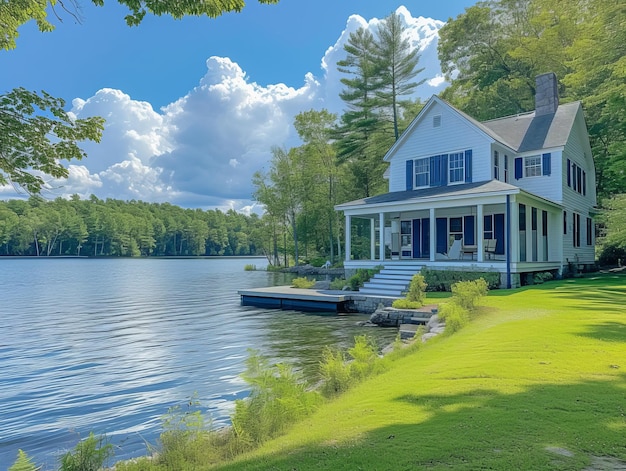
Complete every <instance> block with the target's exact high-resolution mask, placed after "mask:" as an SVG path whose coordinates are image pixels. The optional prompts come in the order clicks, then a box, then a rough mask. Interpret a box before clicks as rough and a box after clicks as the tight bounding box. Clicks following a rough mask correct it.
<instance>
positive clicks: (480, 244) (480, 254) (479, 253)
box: [476, 204, 485, 262]
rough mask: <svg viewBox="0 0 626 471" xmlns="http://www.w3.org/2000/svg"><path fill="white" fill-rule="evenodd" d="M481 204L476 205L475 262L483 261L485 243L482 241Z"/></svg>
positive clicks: (483, 230)
mask: <svg viewBox="0 0 626 471" xmlns="http://www.w3.org/2000/svg"><path fill="white" fill-rule="evenodd" d="M483 209H484V207H483V205H482V204H477V205H476V219H477V221H476V232H477V234H476V248H477V252H476V261H477V262H484V261H485V243H484V237H485V217H484V215H483Z"/></svg>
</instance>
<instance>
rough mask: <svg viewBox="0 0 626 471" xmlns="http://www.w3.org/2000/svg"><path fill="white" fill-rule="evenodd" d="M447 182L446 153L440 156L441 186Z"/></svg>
mask: <svg viewBox="0 0 626 471" xmlns="http://www.w3.org/2000/svg"><path fill="white" fill-rule="evenodd" d="M447 184H448V154H444V155H442V156H441V186H446V185H447Z"/></svg>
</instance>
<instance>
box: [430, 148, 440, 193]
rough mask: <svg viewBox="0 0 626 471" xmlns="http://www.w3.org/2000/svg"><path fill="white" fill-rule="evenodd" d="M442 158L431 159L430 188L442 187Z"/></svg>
mask: <svg viewBox="0 0 626 471" xmlns="http://www.w3.org/2000/svg"><path fill="white" fill-rule="evenodd" d="M440 165H441V156H440V155H435V156H433V157H431V158H430V186H441V168H440Z"/></svg>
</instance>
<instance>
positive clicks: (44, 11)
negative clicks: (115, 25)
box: [0, 0, 279, 49]
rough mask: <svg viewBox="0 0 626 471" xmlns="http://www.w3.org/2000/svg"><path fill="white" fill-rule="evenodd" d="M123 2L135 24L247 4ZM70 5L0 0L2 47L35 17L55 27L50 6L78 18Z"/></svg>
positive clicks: (44, 26)
mask: <svg viewBox="0 0 626 471" xmlns="http://www.w3.org/2000/svg"><path fill="white" fill-rule="evenodd" d="M258 1H259V3H265V4H273V3H278V2H279V0H258ZM92 2H93V3H94V5H98V6H104V0H92ZM118 2H119V3H120V4H121V5H125V6H127V7H128V9H129V14H128V15H127V16H126V18H125V19H126V23H127V24H128V25H129V26H136V25H138V24H140V23H141V21H142V20H143V18H144V17H145V16H146V14H148V13H150V14H152V15H157V16H161V15H171V16H172V17H173V18H176V19H180V18H182V17H184V16H208V17H209V18H217V17H218V16H221V15H223V14H224V13H228V12H231V11H235V12H240V11H241V10H242V9H243V7H244V6H245V5H246V2H245V1H244V0H203V1H183V2H181V1H177V0H118ZM67 3H69V5H66V3H65V2H64V1H63V0H59V1H57V0H3V1H2V2H0V49H14V48H15V40H16V39H17V37H18V36H19V33H18V28H19V27H20V26H21V25H23V24H24V23H26V22H28V21H30V20H35V21H36V22H37V27H38V28H39V31H41V32H47V31H52V30H54V25H53V24H52V23H50V22H49V21H48V11H49V10H51V11H52V12H53V13H54V14H55V15H56V16H57V18H59V19H61V18H62V13H57V8H60V9H61V10H64V11H65V13H66V14H69V15H70V16H72V17H73V18H77V17H78V15H77V13H78V12H77V10H78V6H77V5H75V3H74V2H73V1H72V0H70V1H69V2H67Z"/></svg>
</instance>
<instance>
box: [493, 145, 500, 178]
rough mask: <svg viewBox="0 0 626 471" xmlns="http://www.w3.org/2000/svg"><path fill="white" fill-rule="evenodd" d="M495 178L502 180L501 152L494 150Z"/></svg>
mask: <svg viewBox="0 0 626 471" xmlns="http://www.w3.org/2000/svg"><path fill="white" fill-rule="evenodd" d="M493 179H494V180H500V153H499V152H498V151H497V150H494V151H493Z"/></svg>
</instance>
